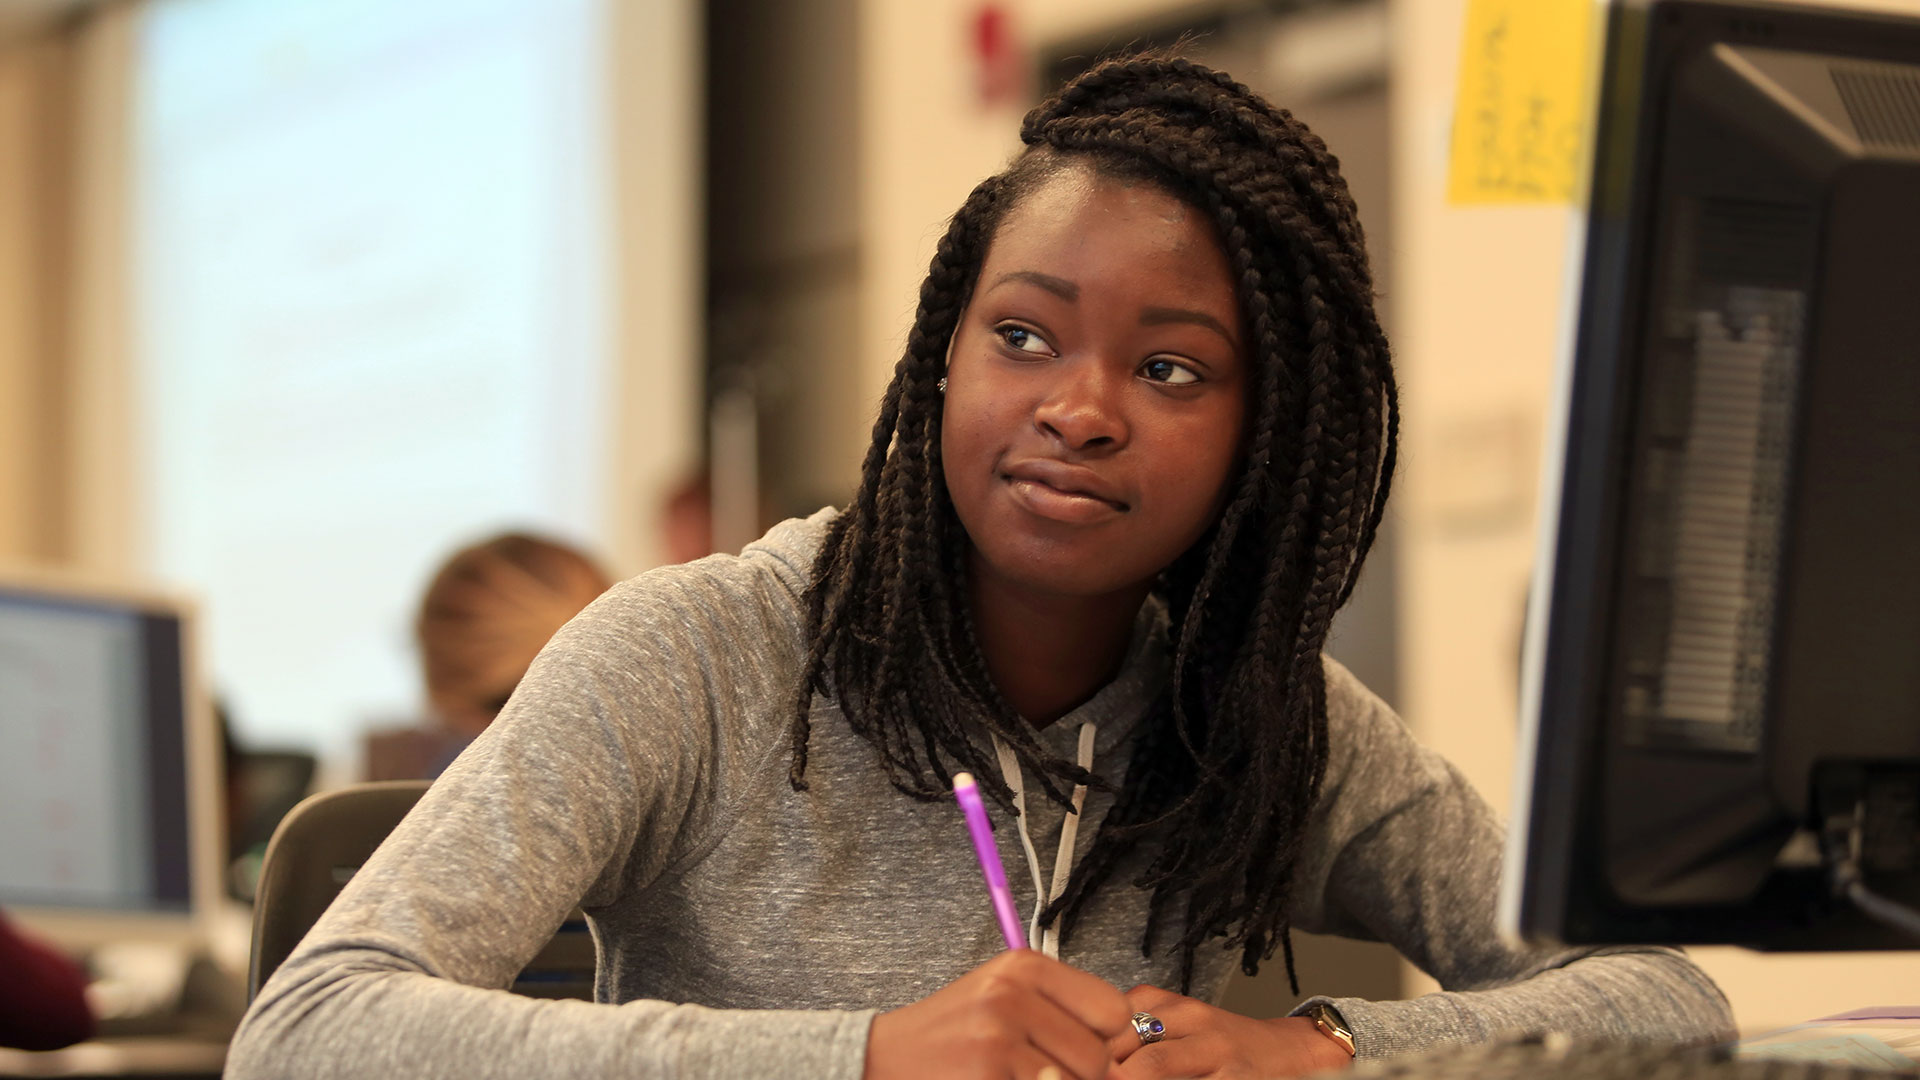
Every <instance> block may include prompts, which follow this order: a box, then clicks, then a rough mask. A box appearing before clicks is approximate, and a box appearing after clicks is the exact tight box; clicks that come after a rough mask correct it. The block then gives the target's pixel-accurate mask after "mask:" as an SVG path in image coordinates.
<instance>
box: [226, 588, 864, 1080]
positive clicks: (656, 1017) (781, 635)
mask: <svg viewBox="0 0 1920 1080" xmlns="http://www.w3.org/2000/svg"><path fill="white" fill-rule="evenodd" d="M733 562H734V563H740V564H745V563H747V560H734V561H733ZM715 565H718V564H715ZM751 569H752V568H751V567H742V566H734V565H732V564H727V565H725V566H719V571H720V572H721V573H722V576H724V575H725V574H726V573H735V574H739V573H742V572H745V571H750V570H751ZM706 573H707V574H708V576H709V577H710V576H712V574H713V573H714V568H713V567H709V568H708V570H707V571H706ZM656 575H664V576H656ZM656 575H649V578H652V579H653V580H652V581H651V582H649V580H648V579H644V578H643V579H641V582H640V584H635V583H629V584H628V585H625V586H621V587H619V588H617V589H616V590H615V592H614V593H612V594H610V595H609V596H608V597H606V598H603V599H602V600H601V601H598V602H596V604H595V605H594V606H593V607H591V608H589V609H588V611H587V612H585V613H583V614H582V615H581V616H580V618H578V619H576V620H575V621H574V622H573V623H571V624H569V625H568V627H567V628H566V629H565V630H563V631H562V632H561V634H560V635H559V636H557V637H556V638H555V640H554V642H553V643H552V644H551V645H550V646H549V647H548V649H547V651H546V652H544V653H543V654H542V656H541V658H540V660H539V661H537V662H536V664H535V665H534V668H533V670H532V671H530V672H529V673H528V675H527V677H526V679H525V680H523V681H522V683H521V686H520V689H519V690H518V691H516V693H515V695H514V698H513V700H512V701H511V702H510V703H509V705H508V707H507V708H506V710H505V711H503V712H502V714H501V716H500V718H499V719H498V720H496V721H495V722H494V724H493V725H492V726H491V727H489V728H488V730H487V732H486V733H485V734H484V735H482V736H481V737H480V739H478V740H477V741H476V742H475V743H474V745H473V746H472V747H470V748H469V750H468V751H467V752H466V753H465V754H463V755H462V756H461V757H460V759H459V760H458V761H457V762H455V764H454V765H453V767H452V768H451V769H449V770H448V771H447V773H446V775H445V776H443V777H442V778H441V779H440V780H438V781H437V782H436V783H435V784H434V785H433V787H432V788H431V789H430V790H429V791H428V793H427V795H426V796H425V797H424V798H423V799H422V801H421V802H420V804H419V806H418V807H416V809H415V810H414V812H413V813H412V814H410V815H409V816H408V817H407V819H406V820H405V821H404V822H403V823H402V824H401V825H400V826H399V828H398V829H396V830H395V831H394V833H393V834H392V836H390V837H389V838H388V840H387V842H386V843H385V844H384V845H382V846H381V848H380V849H379V851H378V852H376V853H375V854H374V856H373V857H372V858H371V859H370V860H369V861H368V862H367V865H366V866H365V867H363V868H362V869H361V870H360V872H359V873H357V874H356V875H355V876H354V878H353V880H352V881H351V882H350V883H349V884H348V885H347V887H346V888H345V890H343V891H342V893H341V895H340V897H339V899H338V900H337V901H336V902H335V903H334V904H333V906H332V907H331V908H329V909H328V911H327V913H326V914H325V915H324V916H323V917H322V918H321V920H320V921H319V923H318V924H316V925H315V927H314V929H313V931H312V932H311V933H309V934H308V936H307V937H306V939H305V940H304V941H303V942H302V943H301V944H300V946H299V947H298V948H297V949H296V950H295V951H294V953H293V954H292V955H291V956H290V957H288V959H287V961H286V963H285V964H284V965H282V966H281V968H280V969H279V970H278V971H277V972H276V973H275V974H274V976H273V978H272V979H271V980H269V981H268V983H267V984H266V986H264V987H263V988H262V989H261V993H260V995H259V997H258V999H257V1000H256V1001H255V1002H254V1003H253V1006H252V1008H251V1009H250V1010H249V1011H248V1013H247V1016H246V1018H245V1020H244V1021H243V1022H242V1025H241V1028H240V1031H239V1033H238V1035H237V1036H236V1037H235V1039H234V1042H233V1045H232V1049H231V1051H230V1053H229V1058H228V1063H227V1072H226V1075H227V1076H228V1077H229V1078H230V1080H264V1078H270V1077H311V1078H321V1077H326V1078H332V1077H365V1076H411V1077H459V1078H462V1080H468V1078H475V1080H478V1078H489V1077H499V1078H501V1080H508V1078H512V1080H525V1078H532V1077H542V1076H554V1077H616V1076H618V1077H623V1078H630V1077H689V1078H691V1077H732V1076H775V1075H805V1076H820V1077H846V1078H849V1080H853V1078H857V1077H858V1076H859V1075H860V1072H861V1069H862V1066H863V1063H864V1059H865V1054H866V1040H867V1030H868V1027H869V1025H870V1023H871V1020H872V1015H873V1014H872V1013H871V1012H857V1011H849V1012H829V1011H819V1012H773V1011H729V1010H716V1009H708V1008H701V1007H698V1006H691V1005H675V1004H671V1003H668V1002H662V1001H634V1002H628V1003H625V1004H621V1005H603V1004H593V1003H588V1002H581V1001H542V1000H535V999H532V998H526V997H521V996H518V995H514V994H511V993H509V992H507V990H506V989H505V987H507V986H508V985H510V984H511V982H512V980H513V978H514V976H515V975H516V974H517V973H518V972H519V970H520V969H521V967H523V966H524V965H525V963H526V962H527V961H528V960H529V959H531V958H532V956H533V955H534V954H535V953H536V952H537V951H538V950H539V948H540V947H541V946H542V945H543V944H545V942H546V941H547V939H548V938H549V937H550V936H551V935H552V934H553V932H554V930H555V929H556V928H557V927H558V926H559V925H560V923H561V921H562V920H563V919H564V918H565V917H566V915H567V913H568V912H569V911H570V910H571V909H572V908H573V907H574V905H575V904H576V903H578V904H581V905H582V906H584V907H586V908H588V910H589V912H591V911H592V910H593V909H595V908H596V907H603V906H605V905H608V904H612V903H615V902H618V901H620V900H621V899H622V896H623V894H628V893H630V894H633V895H631V896H628V898H627V902H644V890H643V889H642V888H641V886H643V885H644V884H645V883H646V882H649V881H651V880H653V879H654V878H655V877H657V876H658V875H659V874H660V873H661V872H662V871H663V870H665V869H667V868H669V867H670V866H671V864H672V862H673V860H674V859H675V858H676V857H678V856H680V855H681V854H683V853H685V852H687V851H690V850H692V849H694V848H695V847H696V846H697V845H699V844H700V843H701V842H702V841H703V840H704V838H705V837H706V835H707V831H708V830H709V829H710V828H711V827H713V823H714V822H716V821H723V820H725V818H724V816H723V815H724V811H725V800H726V798H727V797H728V794H729V792H730V790H731V787H730V785H729V784H728V782H727V768H728V765H729V762H738V761H739V760H741V758H742V756H743V755H745V756H753V753H752V751H751V748H750V747H747V746H744V745H742V740H743V736H742V735H741V734H740V732H739V728H740V727H741V726H742V725H741V724H740V723H738V722H737V719H736V720H734V721H732V722H729V715H732V716H733V717H735V718H737V716H738V715H739V713H738V712H737V710H738V709H739V707H740V705H741V703H740V702H739V701H737V700H730V698H732V697H735V696H740V695H751V694H754V693H756V692H758V691H760V690H762V689H763V686H762V684H763V683H766V682H768V681H770V680H772V681H778V679H779V678H780V677H781V676H782V673H785V672H790V671H791V669H792V658H791V657H789V656H784V655H782V654H781V653H780V650H782V649H786V650H792V649H795V648H797V644H796V643H797V640H798V635H797V633H795V632H794V631H793V630H792V629H791V628H790V627H787V626H785V625H783V624H784V621H785V620H786V619H787V618H788V617H789V615H790V611H789V610H787V609H783V608H781V607H780V605H778V604H769V603H768V602H766V601H765V600H764V598H760V597H757V596H756V595H755V594H754V593H753V592H752V590H751V589H748V590H747V595H744V596H742V595H739V590H737V589H736V590H734V592H733V594H731V595H716V594H715V592H714V590H713V588H712V587H711V583H706V584H703V581H704V579H703V578H701V577H700V576H699V573H698V572H696V571H692V570H677V569H676V570H673V571H661V572H656ZM676 575H677V576H676ZM715 642H726V643H729V644H728V647H726V648H714V647H713V645H714V643H715ZM743 643H752V645H751V646H750V647H744V646H743ZM786 690H787V688H786V687H784V686H782V687H781V692H782V694H783V695H784V693H785V692H786Z"/></svg>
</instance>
